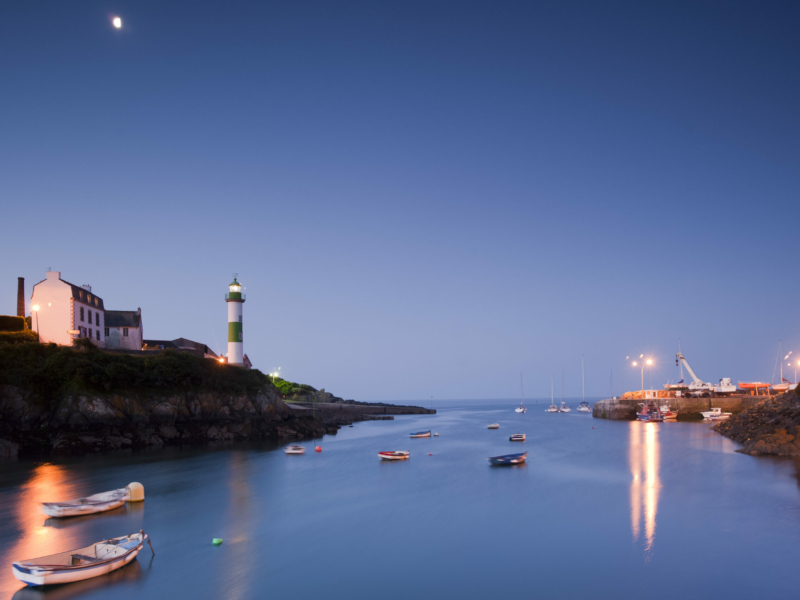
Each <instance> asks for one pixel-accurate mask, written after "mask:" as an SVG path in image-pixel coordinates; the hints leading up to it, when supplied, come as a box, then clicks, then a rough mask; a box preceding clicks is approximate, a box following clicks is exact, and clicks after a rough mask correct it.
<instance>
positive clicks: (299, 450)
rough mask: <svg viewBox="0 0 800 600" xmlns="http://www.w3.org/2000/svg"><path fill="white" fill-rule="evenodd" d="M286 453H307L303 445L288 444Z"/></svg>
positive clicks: (285, 449)
mask: <svg viewBox="0 0 800 600" xmlns="http://www.w3.org/2000/svg"><path fill="white" fill-rule="evenodd" d="M283 451H284V452H286V454H305V453H306V449H305V448H303V446H286V448H284V450H283Z"/></svg>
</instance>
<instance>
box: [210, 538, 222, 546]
mask: <svg viewBox="0 0 800 600" xmlns="http://www.w3.org/2000/svg"><path fill="white" fill-rule="evenodd" d="M211 543H212V544H214V545H215V546H219V545H220V544H221V543H222V538H214V539H213V540H211Z"/></svg>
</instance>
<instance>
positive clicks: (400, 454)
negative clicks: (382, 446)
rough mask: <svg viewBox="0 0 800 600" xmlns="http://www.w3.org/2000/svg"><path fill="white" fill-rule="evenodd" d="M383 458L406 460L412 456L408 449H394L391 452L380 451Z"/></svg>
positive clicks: (379, 454)
mask: <svg viewBox="0 0 800 600" xmlns="http://www.w3.org/2000/svg"><path fill="white" fill-rule="evenodd" d="M378 456H379V457H380V459H381V460H406V459H407V458H409V457H410V456H411V452H409V451H408V450H392V451H390V452H378Z"/></svg>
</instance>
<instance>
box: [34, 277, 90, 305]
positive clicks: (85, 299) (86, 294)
mask: <svg viewBox="0 0 800 600" xmlns="http://www.w3.org/2000/svg"><path fill="white" fill-rule="evenodd" d="M60 281H61V283H66V284H67V285H68V286H69V287H71V288H72V297H73V298H74V299H75V300H77V301H78V302H82V303H83V304H87V305H89V306H94V307H96V308H99V309H100V310H105V306H104V305H103V299H102V298H101V297H100V296H98V295H97V294H93V293H92V292H90V291H88V290H85V289H84V288H82V287H81V286H79V285H75V284H74V283H70V282H69V281H64V280H63V279H60ZM39 283H42V282H41V281H40V282H39ZM36 285H39V284H36ZM34 287H36V286H34Z"/></svg>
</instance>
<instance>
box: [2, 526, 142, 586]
mask: <svg viewBox="0 0 800 600" xmlns="http://www.w3.org/2000/svg"><path fill="white" fill-rule="evenodd" d="M145 540H147V541H148V542H149V538H148V536H147V534H146V533H145V532H144V531H140V532H139V533H131V534H128V535H125V536H122V537H117V538H111V539H108V540H103V541H101V542H96V543H94V544H92V545H90V546H86V547H85V548H79V549H77V550H67V551H66V552H61V553H59V554H51V555H49V556H41V557H39V558H29V559H27V560H20V561H17V562H15V563H12V565H11V569H12V571H13V573H14V577H16V578H17V579H19V580H20V581H22V582H24V583H26V584H28V585H30V586H39V585H52V584H60V583H72V582H75V581H83V580H84V579H90V578H92V577H97V576H98V575H105V574H106V573H110V572H112V571H116V570H117V569H119V568H122V567H124V566H125V565H127V564H128V563H129V562H131V561H132V560H133V559H134V558H136V556H137V555H138V554H139V551H140V550H141V549H142V545H143V544H144V542H145Z"/></svg>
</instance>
